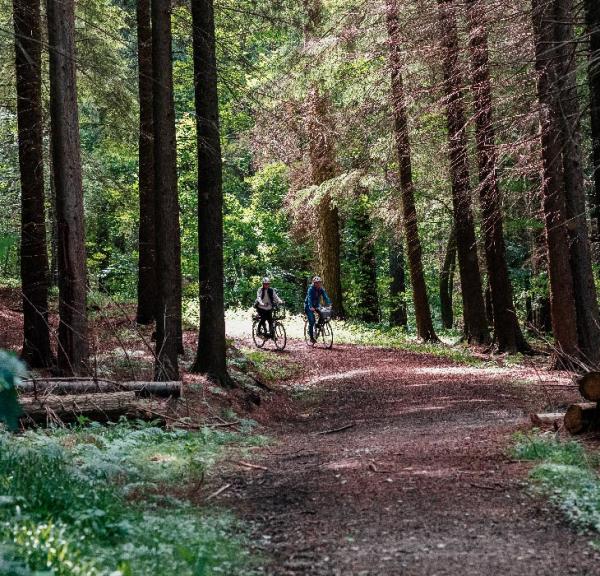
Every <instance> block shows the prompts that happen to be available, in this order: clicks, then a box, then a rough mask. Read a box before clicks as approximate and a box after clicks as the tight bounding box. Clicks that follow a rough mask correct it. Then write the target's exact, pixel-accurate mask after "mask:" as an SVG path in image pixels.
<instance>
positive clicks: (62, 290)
mask: <svg viewBox="0 0 600 576" xmlns="http://www.w3.org/2000/svg"><path fill="white" fill-rule="evenodd" d="M47 17H48V42H49V51H50V118H51V134H52V143H51V144H52V170H53V175H54V185H55V189H56V219H57V229H58V272H59V274H58V312H59V316H60V324H59V328H58V368H59V370H60V371H61V372H62V373H64V374H81V373H84V372H85V370H86V366H85V364H86V360H87V356H88V343H87V317H86V261H85V225H84V214H83V186H82V176H81V157H80V153H81V152H80V139H79V114H78V109H77V84H76V70H75V62H76V59H75V35H74V34H75V5H74V1H73V0H63V1H61V2H56V1H55V0H48V3H47Z"/></svg>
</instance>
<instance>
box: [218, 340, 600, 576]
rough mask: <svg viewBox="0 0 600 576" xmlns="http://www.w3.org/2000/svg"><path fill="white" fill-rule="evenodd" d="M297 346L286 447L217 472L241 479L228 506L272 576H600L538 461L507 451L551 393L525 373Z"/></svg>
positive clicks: (282, 437)
mask: <svg viewBox="0 0 600 576" xmlns="http://www.w3.org/2000/svg"><path fill="white" fill-rule="evenodd" d="M286 353H287V354H288V356H289V357H290V358H293V359H294V360H296V361H300V362H302V365H303V368H304V370H303V376H302V378H301V379H298V380H297V381H294V382H292V383H287V384H286V386H288V385H289V388H290V393H291V396H292V398H293V404H294V410H288V411H286V412H284V413H282V414H281V415H280V416H279V417H278V418H276V419H275V421H274V422H273V425H272V430H271V431H270V433H271V434H272V435H274V437H275V439H276V445H273V446H270V447H267V448H263V449H261V450H260V451H258V452H257V453H256V459H255V460H253V462H255V463H256V464H259V465H261V466H264V467H265V468H267V470H261V469H244V468H240V469H235V470H231V471H229V472H228V475H227V476H226V477H225V478H223V477H221V478H220V481H221V482H223V481H224V482H227V483H231V485H232V486H231V489H230V490H228V491H227V492H225V493H224V494H223V497H222V498H221V497H220V498H219V504H225V503H227V505H231V507H232V508H233V509H234V510H235V513H236V514H237V515H239V516H241V517H242V518H243V519H244V520H246V521H249V522H251V523H252V525H253V526H254V528H255V530H254V533H255V536H256V539H257V541H258V544H257V547H258V548H259V549H260V550H262V551H263V553H264V554H265V556H266V557H268V558H271V559H272V562H271V563H270V564H268V565H267V566H266V567H265V568H264V572H265V573H266V574H277V575H288V574H289V575H299V574H311V575H325V574H327V575H367V574H368V575H396V574H402V575H406V576H410V575H419V576H423V575H427V576H433V575H438V576H441V575H466V576H471V575H472V576H476V575H477V576H481V575H487V574H496V575H512V574H515V575H517V574H518V575H519V576H523V575H529V574H531V575H534V574H535V575H536V576H540V575H546V574H547V575H552V576H557V575H560V576H562V575H565V574H578V575H584V574H590V575H591V574H600V554H599V553H598V552H596V551H594V549H593V548H592V547H591V546H589V544H588V540H589V538H587V537H585V536H578V535H577V534H576V532H575V531H574V530H573V529H572V528H569V527H568V526H567V525H566V524H565V522H564V520H563V519H562V518H561V517H560V515H559V514H558V513H557V512H555V511H553V510H552V509H551V507H550V506H549V505H548V504H547V503H545V502H544V501H542V500H538V499H535V498H533V497H532V496H530V495H528V494H527V493H526V491H525V490H524V486H523V481H524V479H525V477H526V474H527V470H528V466H527V465H525V464H522V463H518V462H514V461H511V460H510V459H509V458H508V457H507V456H506V450H507V447H508V446H509V445H510V442H511V435H512V434H513V433H514V432H515V430H517V429H518V428H519V426H521V427H523V426H525V425H526V424H527V414H528V413H529V412H530V411H531V410H539V409H543V408H544V404H547V403H548V401H549V396H548V393H543V394H541V395H538V398H536V397H535V396H536V394H535V393H533V394H532V389H533V385H530V386H525V385H524V384H523V380H520V382H519V374H520V373H519V370H518V369H517V370H516V371H515V370H513V371H510V370H503V369H486V368H471V367H465V366H458V365H456V364H454V363H452V362H451V361H448V360H445V359H442V358H439V357H434V356H430V355H426V354H416V353H409V352H403V351H398V350H389V349H381V348H374V347H358V346H336V347H334V349H333V350H331V351H324V350H308V349H307V348H306V347H305V346H304V345H303V344H301V343H297V342H293V343H291V346H290V348H289V350H288V351H287V352H286ZM543 378H546V379H549V380H552V379H554V380H556V378H557V377H556V376H553V375H551V374H549V373H546V375H545V376H543ZM550 386H551V384H550ZM555 390H557V391H562V392H557V394H563V395H564V390H565V389H564V388H561V387H555ZM349 424H352V426H351V427H349V428H346V429H345V430H342V431H339V432H334V433H330V434H319V432H323V431H326V430H332V429H336V428H342V427H343V426H346V425H349Z"/></svg>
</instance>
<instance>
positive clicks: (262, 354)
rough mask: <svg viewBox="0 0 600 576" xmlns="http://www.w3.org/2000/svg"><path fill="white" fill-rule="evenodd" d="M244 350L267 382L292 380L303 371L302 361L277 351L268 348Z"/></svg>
mask: <svg viewBox="0 0 600 576" xmlns="http://www.w3.org/2000/svg"><path fill="white" fill-rule="evenodd" d="M243 352H244V355H245V357H246V358H248V360H249V361H250V362H252V364H253V365H254V368H255V369H256V371H257V372H258V373H259V374H260V376H261V377H262V378H263V379H264V380H266V381H267V382H282V381H285V380H290V379H292V378H294V377H296V376H299V375H300V374H301V372H302V365H301V364H300V363H298V362H294V361H292V360H288V359H287V358H284V357H282V356H281V355H279V354H278V353H277V352H270V351H266V350H244V351H243Z"/></svg>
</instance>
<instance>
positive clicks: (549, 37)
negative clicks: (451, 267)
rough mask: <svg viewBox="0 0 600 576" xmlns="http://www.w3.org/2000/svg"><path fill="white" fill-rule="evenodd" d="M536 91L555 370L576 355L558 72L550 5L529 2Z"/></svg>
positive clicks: (543, 0)
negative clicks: (555, 351)
mask: <svg viewBox="0 0 600 576" xmlns="http://www.w3.org/2000/svg"><path fill="white" fill-rule="evenodd" d="M531 4H532V19H533V29H534V35H535V51H536V62H535V64H536V69H537V73H538V81H537V91H538V99H539V103H540V131H541V143H542V163H543V182H542V193H543V210H544V220H545V228H546V243H547V246H548V273H549V277H550V309H551V314H552V331H553V333H554V341H555V345H556V349H557V353H556V355H555V364H556V365H565V364H566V365H569V364H570V363H571V361H570V358H573V357H577V356H578V355H579V350H578V345H577V316H576V312H575V298H574V293H573V276H572V273H571V266H570V262H569V237H568V231H567V206H566V199H565V194H564V188H563V186H564V180H563V168H562V164H561V162H560V159H561V144H562V142H561V134H560V125H559V122H560V120H559V118H557V117H556V111H557V110H558V109H559V107H558V103H557V86H558V71H557V69H556V66H555V62H556V54H555V49H554V48H553V46H554V11H553V7H554V6H553V2H547V0H532V3H531Z"/></svg>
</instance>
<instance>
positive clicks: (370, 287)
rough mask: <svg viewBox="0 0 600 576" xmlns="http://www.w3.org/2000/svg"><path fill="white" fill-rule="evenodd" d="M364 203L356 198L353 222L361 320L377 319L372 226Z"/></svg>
mask: <svg viewBox="0 0 600 576" xmlns="http://www.w3.org/2000/svg"><path fill="white" fill-rule="evenodd" d="M370 216H371V215H370V213H369V210H368V207H367V205H366V203H363V202H362V201H361V200H360V199H359V200H357V206H356V210H355V214H354V224H355V227H356V231H357V239H356V248H355V249H356V256H357V262H356V263H357V265H358V277H359V286H360V288H359V296H358V299H359V301H358V306H359V311H358V316H359V318H360V319H361V320H362V321H363V322H373V323H374V322H377V321H378V320H379V298H378V294H377V258H376V255H375V247H374V245H373V238H372V236H373V226H372V225H371V220H370Z"/></svg>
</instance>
